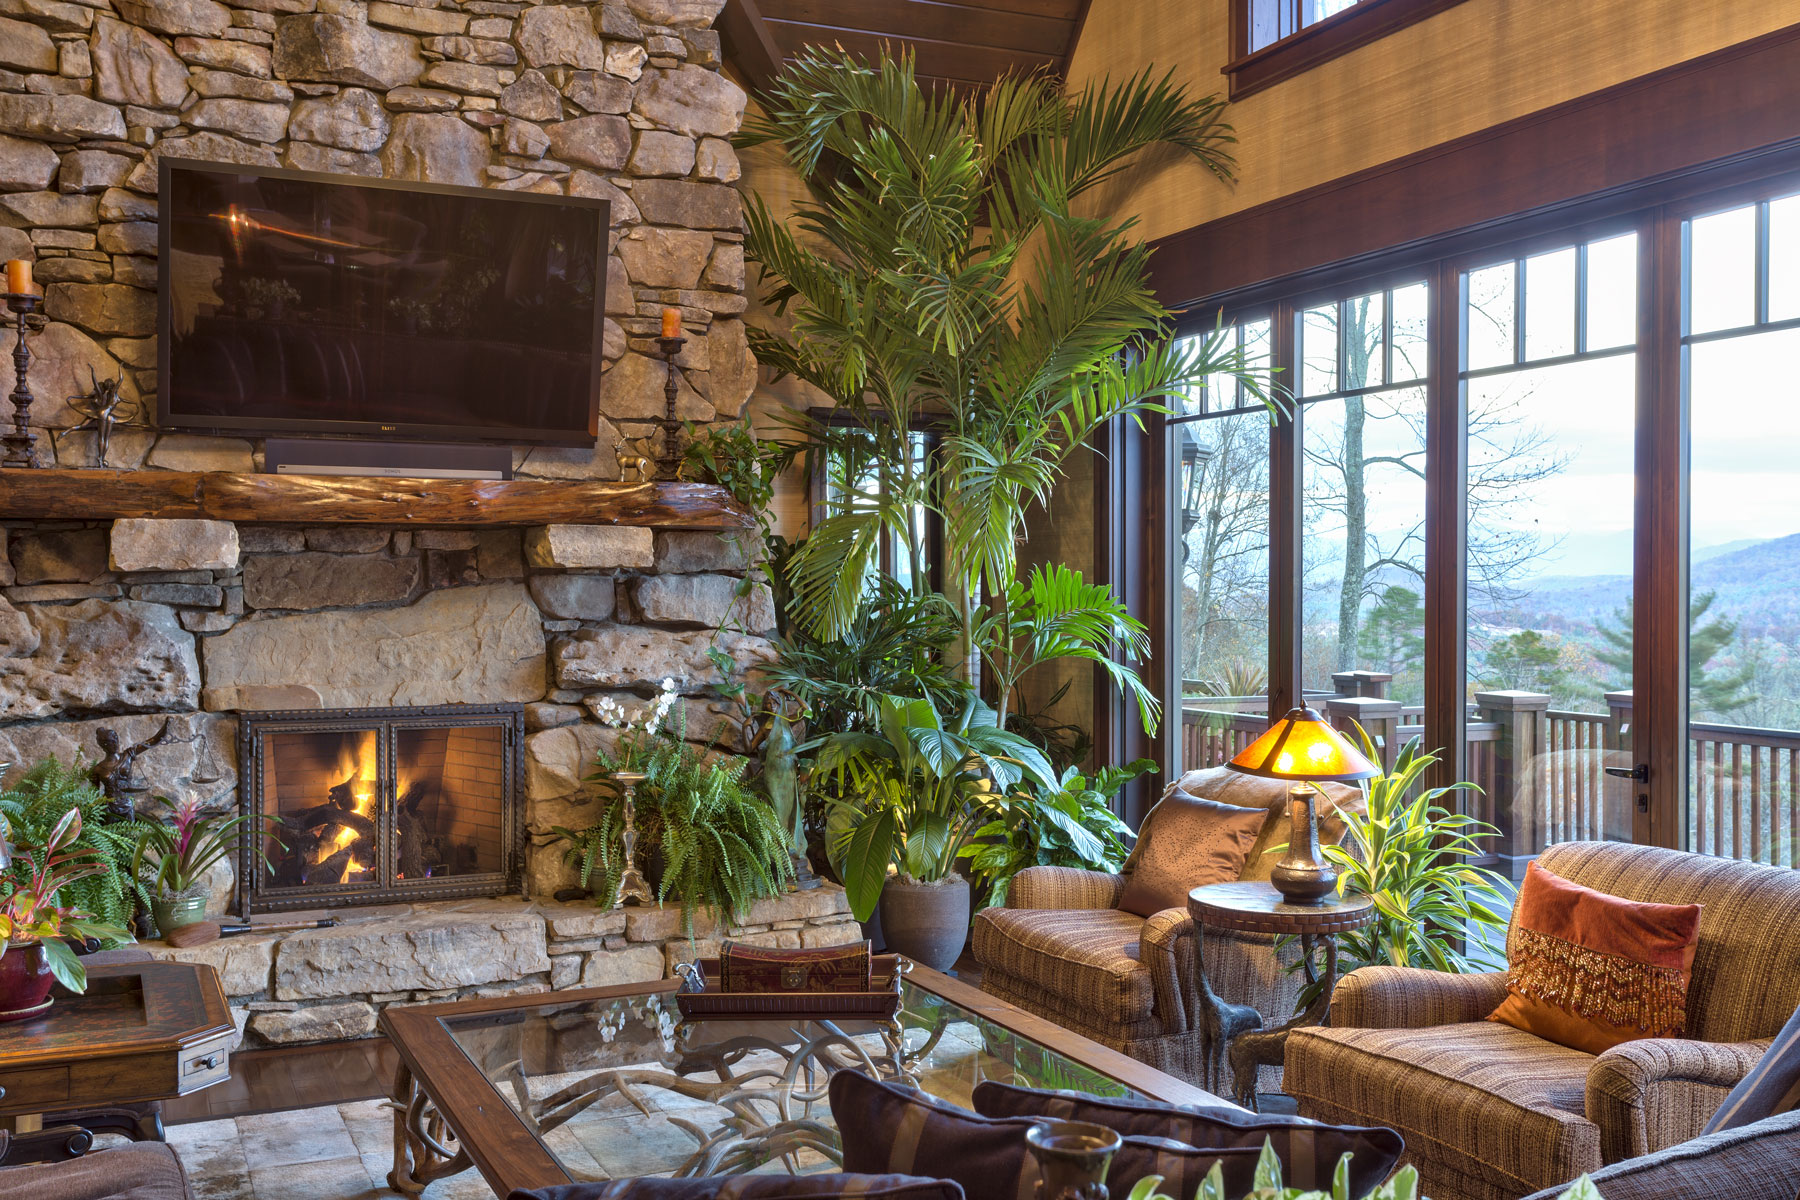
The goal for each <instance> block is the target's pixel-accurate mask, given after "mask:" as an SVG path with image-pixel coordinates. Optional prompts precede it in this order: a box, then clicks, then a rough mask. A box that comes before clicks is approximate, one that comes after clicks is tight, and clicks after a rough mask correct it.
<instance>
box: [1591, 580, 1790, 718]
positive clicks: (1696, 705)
mask: <svg viewBox="0 0 1800 1200" xmlns="http://www.w3.org/2000/svg"><path fill="white" fill-rule="evenodd" d="M1717 595H1718V593H1716V592H1701V593H1700V594H1699V595H1697V596H1693V597H1691V598H1690V599H1689V600H1688V707H1689V709H1690V710H1691V711H1692V713H1693V715H1694V716H1696V717H1698V716H1719V717H1725V716H1730V715H1731V714H1732V713H1734V712H1736V711H1737V710H1739V709H1741V708H1745V707H1748V706H1749V705H1751V704H1754V703H1756V699H1757V697H1756V693H1755V692H1751V691H1747V690H1746V688H1747V686H1748V685H1749V683H1750V681H1751V679H1752V678H1754V677H1755V674H1756V670H1755V668H1754V667H1741V668H1739V669H1737V670H1734V671H1729V672H1726V673H1724V674H1714V673H1711V672H1709V671H1708V664H1710V663H1711V662H1712V660H1713V656H1714V655H1716V654H1718V653H1719V651H1720V650H1723V649H1724V648H1725V647H1726V646H1727V645H1729V644H1730V642H1731V641H1732V639H1733V638H1735V637H1736V636H1737V622H1736V621H1733V620H1731V619H1730V618H1728V617H1714V618H1713V619H1712V620H1710V621H1708V620H1706V614H1707V611H1708V610H1710V609H1711V608H1712V605H1713V600H1714V598H1715V597H1716V596H1717ZM1613 620H1614V621H1615V622H1617V624H1616V625H1613V626H1608V625H1607V624H1606V623H1605V622H1602V623H1601V624H1600V637H1601V639H1602V641H1603V642H1604V643H1605V644H1604V645H1602V646H1601V647H1600V648H1599V649H1597V650H1595V651H1594V657H1595V658H1597V659H1599V660H1600V661H1601V662H1602V663H1604V664H1606V665H1607V666H1609V667H1611V668H1612V669H1613V670H1614V671H1617V672H1619V675H1620V677H1621V678H1624V679H1629V678H1631V667H1632V663H1631V642H1632V631H1631V606H1630V605H1629V604H1626V605H1624V606H1623V607H1621V608H1619V609H1618V610H1616V611H1615V612H1614V613H1613Z"/></svg>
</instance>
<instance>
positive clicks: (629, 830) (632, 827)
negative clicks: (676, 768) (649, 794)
mask: <svg viewBox="0 0 1800 1200" xmlns="http://www.w3.org/2000/svg"><path fill="white" fill-rule="evenodd" d="M612 777H613V782H615V783H617V784H618V785H619V786H620V787H621V788H622V789H624V792H625V828H624V829H623V830H621V831H620V832H619V849H620V851H621V852H622V857H623V858H624V860H625V866H624V869H623V870H621V871H620V872H619V886H618V889H617V890H616V891H614V892H613V895H612V906H613V907H614V908H623V907H624V906H625V905H626V904H627V903H630V902H634V901H635V902H636V903H638V904H648V903H650V902H651V901H652V900H654V899H656V895H655V893H654V892H652V891H651V890H650V882H649V880H647V879H645V878H644V873H643V872H642V871H640V870H638V865H637V788H638V784H640V783H642V782H644V780H645V779H647V778H649V776H647V775H643V774H640V773H639V772H637V771H614V772H613V773H612Z"/></svg>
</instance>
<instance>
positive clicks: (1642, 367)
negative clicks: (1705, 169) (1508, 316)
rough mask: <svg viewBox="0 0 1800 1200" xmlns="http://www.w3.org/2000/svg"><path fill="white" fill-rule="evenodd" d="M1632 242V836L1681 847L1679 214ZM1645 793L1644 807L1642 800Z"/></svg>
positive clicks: (1683, 418) (1683, 490)
mask: <svg viewBox="0 0 1800 1200" xmlns="http://www.w3.org/2000/svg"><path fill="white" fill-rule="evenodd" d="M1658 217H1659V219H1658V220H1656V221H1655V222H1653V223H1652V224H1651V225H1650V227H1649V228H1648V229H1646V230H1645V231H1644V232H1643V233H1642V234H1640V235H1639V238H1638V276H1639V283H1638V330H1639V332H1640V335H1641V336H1640V338H1639V341H1638V359H1637V413H1638V420H1637V424H1638V429H1637V481H1638V482H1637V511H1636V514H1635V516H1636V526H1637V528H1636V538H1635V542H1636V544H1635V547H1634V552H1633V557H1634V559H1635V561H1636V566H1635V572H1636V581H1635V586H1634V589H1633V602H1632V603H1633V610H1634V612H1633V617H1632V640H1633V645H1632V667H1631V676H1632V678H1631V687H1632V695H1631V700H1632V704H1631V708H1632V711H1631V746H1632V755H1631V761H1632V762H1633V763H1634V764H1641V765H1643V766H1646V767H1648V769H1649V779H1648V781H1647V782H1643V783H1639V782H1635V781H1634V782H1633V783H1632V784H1631V786H1630V792H1629V794H1630V796H1631V801H1630V803H1631V829H1632V840H1633V841H1635V842H1638V843H1640V844H1643V843H1649V844H1652V845H1661V846H1672V847H1676V848H1685V846H1684V843H1685V842H1686V836H1685V833H1686V828H1687V823H1686V821H1685V820H1684V819H1683V809H1684V808H1685V800H1686V797H1687V744H1688V743H1687V707H1688V661H1687V659H1688V647H1687V638H1688V621H1687V606H1688V420H1687V418H1688V396H1687V371H1686V369H1685V368H1686V362H1685V359H1686V355H1687V351H1686V348H1685V347H1684V346H1682V344H1681V331H1682V324H1683V322H1684V320H1685V310H1686V308H1687V305H1686V303H1685V296H1686V292H1685V284H1684V283H1683V277H1684V275H1685V272H1684V271H1683V270H1682V266H1683V260H1684V259H1685V257H1686V255H1685V252H1684V245H1683V243H1684V240H1685V236H1684V232H1683V227H1682V222H1681V220H1680V219H1679V218H1678V217H1674V216H1670V215H1668V214H1662V213H1659V214H1658ZM1640 797H1647V803H1640Z"/></svg>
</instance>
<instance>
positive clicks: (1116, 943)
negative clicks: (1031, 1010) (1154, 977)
mask: <svg viewBox="0 0 1800 1200" xmlns="http://www.w3.org/2000/svg"><path fill="white" fill-rule="evenodd" d="M982 916H983V917H985V918H986V920H983V921H980V922H977V923H976V925H975V934H974V938H975V957H976V959H977V960H978V961H979V962H980V963H981V965H982V968H983V971H984V972H985V971H989V970H992V971H997V972H999V973H1000V974H1002V975H1004V976H1006V977H1007V978H1008V979H1009V980H1014V981H1017V982H1020V983H1023V984H1026V985H1028V986H1035V987H1037V988H1041V989H1043V990H1045V991H1054V992H1055V993H1056V994H1057V997H1058V999H1059V1000H1061V1001H1062V1002H1063V1003H1065V1004H1068V1005H1071V1006H1073V1007H1074V1008H1075V1009H1076V1010H1078V1011H1081V1012H1085V1013H1087V1014H1089V1020H1091V1021H1094V1022H1098V1023H1100V1024H1102V1025H1104V1026H1106V1027H1108V1028H1115V1029H1118V1030H1119V1031H1120V1032H1121V1033H1123V1034H1124V1035H1125V1036H1127V1037H1145V1036H1151V1035H1154V1034H1158V1033H1161V1032H1163V1030H1162V1028H1161V1026H1160V1025H1159V1024H1158V1022H1157V1020H1156V1017H1155V1015H1154V1014H1153V1013H1152V1012H1151V1002H1152V1000H1153V999H1154V988H1153V986H1152V984H1151V981H1150V972H1149V970H1148V969H1147V968H1146V967H1145V966H1144V964H1143V963H1142V962H1141V961H1140V960H1139V953H1138V938H1139V935H1140V933H1141V932H1142V931H1143V928H1144V920H1143V918H1142V917H1136V916H1133V915H1132V914H1131V913H1126V912H1120V911H1118V910H1117V909H1113V908H1097V909H1071V910H1064V911H1055V910H1052V911H1047V912H1036V911H1031V910H1027V909H1018V908H1003V909H999V910H994V909H989V910H988V911H986V912H984V913H982Z"/></svg>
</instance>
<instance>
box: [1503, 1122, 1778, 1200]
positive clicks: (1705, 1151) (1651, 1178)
mask: <svg viewBox="0 0 1800 1200" xmlns="http://www.w3.org/2000/svg"><path fill="white" fill-rule="evenodd" d="M1592 1178H1593V1181H1594V1186H1595V1187H1597V1188H1599V1189H1600V1193H1601V1194H1602V1195H1603V1196H1605V1197H1606V1200H1719V1198H1720V1197H1723V1196H1729V1197H1731V1200H1793V1197H1794V1195H1795V1194H1796V1193H1800V1109H1796V1110H1795V1111H1793V1112H1786V1113H1782V1114H1780V1115H1779V1116H1774V1117H1765V1118H1764V1119H1763V1120H1761V1121H1757V1122H1756V1123H1754V1124H1751V1125H1743V1126H1740V1127H1738V1128H1736V1129H1723V1130H1720V1131H1719V1132H1718V1133H1709V1134H1707V1135H1706V1136H1705V1137H1699V1138H1695V1139H1694V1140H1693V1141H1690V1142H1683V1143H1682V1144H1681V1145H1679V1146H1674V1147H1671V1148H1670V1149H1667V1150H1662V1151H1658V1152H1657V1153H1655V1154H1647V1155H1644V1156H1642V1157H1640V1158H1631V1159H1627V1160H1626V1161H1624V1162H1620V1163H1615V1164H1613V1165H1612V1166H1608V1167H1602V1168H1601V1169H1600V1170H1598V1171H1595V1172H1594V1173H1593V1176H1592ZM1573 1182H1574V1180H1570V1181H1569V1183H1573ZM1568 1186H1569V1184H1558V1185H1557V1186H1556V1187H1552V1188H1545V1189H1544V1190H1543V1191H1541V1192H1533V1193H1532V1194H1531V1195H1529V1196H1527V1197H1526V1198H1525V1200H1556V1197H1558V1196H1560V1195H1561V1194H1562V1193H1563V1190H1564V1189H1565V1188H1567V1187H1568Z"/></svg>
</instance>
